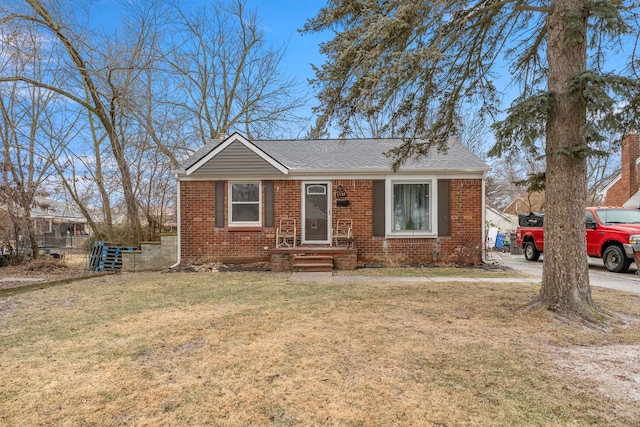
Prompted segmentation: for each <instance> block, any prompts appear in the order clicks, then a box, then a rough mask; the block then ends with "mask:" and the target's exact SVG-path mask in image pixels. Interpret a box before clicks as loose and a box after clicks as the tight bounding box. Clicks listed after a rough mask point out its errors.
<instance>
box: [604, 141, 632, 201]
mask: <svg viewBox="0 0 640 427" xmlns="http://www.w3.org/2000/svg"><path fill="white" fill-rule="evenodd" d="M621 154H622V155H621V158H620V163H621V169H620V173H619V174H618V175H617V176H616V177H615V178H613V180H612V181H611V182H610V183H609V184H608V185H607V186H606V187H605V188H604V189H603V190H602V193H603V194H604V205H606V206H624V207H633V208H640V178H639V176H638V175H639V173H640V138H639V137H638V134H637V133H636V132H632V133H628V134H627V135H625V137H624V139H623V140H622V153H621Z"/></svg>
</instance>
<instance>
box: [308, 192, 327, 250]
mask: <svg viewBox="0 0 640 427" xmlns="http://www.w3.org/2000/svg"><path fill="white" fill-rule="evenodd" d="M329 188H330V187H329V183H327V182H320V183H317V182H314V183H304V184H303V195H304V203H303V206H304V208H303V212H302V214H303V216H304V218H303V230H302V233H303V234H302V243H311V244H314V243H318V244H320V243H329V242H330V240H329V239H330V237H329V224H331V212H330V211H329V206H330V205H329V197H330V193H329Z"/></svg>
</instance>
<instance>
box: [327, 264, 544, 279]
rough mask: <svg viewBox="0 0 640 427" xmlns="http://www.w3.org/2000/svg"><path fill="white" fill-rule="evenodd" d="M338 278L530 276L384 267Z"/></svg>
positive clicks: (486, 268) (486, 269)
mask: <svg viewBox="0 0 640 427" xmlns="http://www.w3.org/2000/svg"><path fill="white" fill-rule="evenodd" d="M334 274H335V275H338V276H365V277H469V278H476V277H482V278H530V277H534V276H533V275H531V274H528V273H525V272H522V271H514V270H510V269H505V268H501V267H499V266H491V265H483V266H478V267H476V268H473V267H446V266H445V267H397V268H396V267H386V268H359V269H357V270H339V271H335V272H334Z"/></svg>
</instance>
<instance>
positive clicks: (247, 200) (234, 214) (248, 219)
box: [229, 182, 262, 226]
mask: <svg viewBox="0 0 640 427" xmlns="http://www.w3.org/2000/svg"><path fill="white" fill-rule="evenodd" d="M261 202H262V191H261V186H260V183H259V182H230V183H229V225H230V226H256V225H258V226H259V225H262V209H261V208H260V207H261V206H262V203H261Z"/></svg>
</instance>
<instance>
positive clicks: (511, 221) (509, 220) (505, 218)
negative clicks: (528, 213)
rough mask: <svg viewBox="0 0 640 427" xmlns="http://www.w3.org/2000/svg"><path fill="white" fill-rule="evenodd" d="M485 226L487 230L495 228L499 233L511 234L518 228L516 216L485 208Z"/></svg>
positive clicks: (488, 207)
mask: <svg viewBox="0 0 640 427" xmlns="http://www.w3.org/2000/svg"><path fill="white" fill-rule="evenodd" d="M486 224H487V229H489V228H492V227H495V228H497V229H498V231H499V232H500V233H511V232H515V231H516V228H517V227H518V216H517V215H513V214H508V213H504V212H500V211H499V210H497V209H494V208H492V207H490V206H487V214H486Z"/></svg>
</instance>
